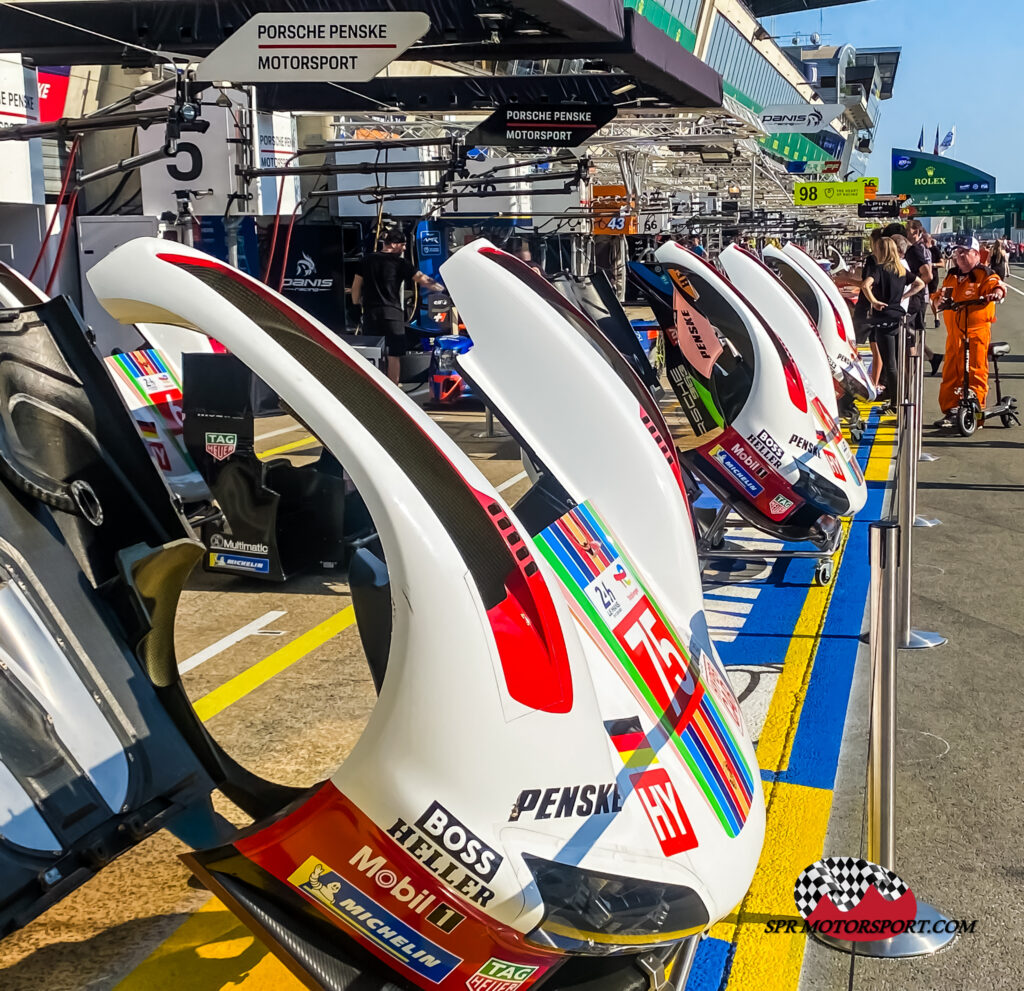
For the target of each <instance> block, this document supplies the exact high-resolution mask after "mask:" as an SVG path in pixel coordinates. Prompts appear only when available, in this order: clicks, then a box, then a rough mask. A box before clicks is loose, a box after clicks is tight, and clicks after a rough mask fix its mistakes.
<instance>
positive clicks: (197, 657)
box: [178, 609, 287, 674]
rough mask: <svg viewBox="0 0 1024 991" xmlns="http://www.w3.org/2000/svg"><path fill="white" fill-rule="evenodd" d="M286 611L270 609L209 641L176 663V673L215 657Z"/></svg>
mask: <svg viewBox="0 0 1024 991" xmlns="http://www.w3.org/2000/svg"><path fill="white" fill-rule="evenodd" d="M286 612H287V610H286V609H271V610H270V612H267V613H264V614H263V615H262V616H260V618H259V619H254V620H253V621H252V622H251V623H247V624H246V625H245V626H243V627H242V628H241V629H238V630H235V632H234V633H229V634H228V635H227V636H226V637H222V638H221V639H220V640H218V641H217V642H216V643H211V644H210V646H209V647H204V648H203V649H202V650H201V651H199V653H198V654H193V655H192V656H191V657H186V658H185V660H183V661H182V662H181V663H180V664H179V665H178V673H179V674H184V673H185V672H186V671H191V670H192V669H193V668H197V667H199V665H200V664H202V663H203V661H208V660H209V659H210V658H211V657H216V656H217V654H220V653H222V652H223V651H225V650H227V649H228V648H229V647H234V645H235V644H236V643H239V642H240V641H242V640H244V639H245V638H246V637H248V636H251V635H252V634H254V633H258V632H259V631H260V630H262V629H263V627H264V626H267V625H268V624H269V623H273V622H274V620H275V619H280V618H281V617H282V616H283V615H284V614H285V613H286Z"/></svg>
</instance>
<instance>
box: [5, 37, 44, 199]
mask: <svg viewBox="0 0 1024 991" xmlns="http://www.w3.org/2000/svg"><path fill="white" fill-rule="evenodd" d="M38 121H39V96H38V90H37V88H36V70H35V69H29V68H27V67H26V66H23V65H22V64H21V57H20V56H18V55H0V128H7V127H16V126H17V125H18V124H36V123H38ZM44 197H45V192H44V189H43V143H42V140H41V139H39V138H33V139H32V140H31V141H3V142H0V203H31V204H35V205H36V206H41V205H42V204H43V203H44V202H45V199H44Z"/></svg>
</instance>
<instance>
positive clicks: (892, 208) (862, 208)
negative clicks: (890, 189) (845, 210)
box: [857, 199, 900, 217]
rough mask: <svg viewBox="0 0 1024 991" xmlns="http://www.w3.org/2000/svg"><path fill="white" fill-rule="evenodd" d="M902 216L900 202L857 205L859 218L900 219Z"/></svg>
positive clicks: (887, 201)
mask: <svg viewBox="0 0 1024 991" xmlns="http://www.w3.org/2000/svg"><path fill="white" fill-rule="evenodd" d="M899 215H900V201H899V200H895V199H892V200H888V199H887V200H879V199H875V200H871V201H870V202H867V203H859V204H858V205H857V216H858V217H898V216H899Z"/></svg>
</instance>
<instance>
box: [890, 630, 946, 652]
mask: <svg viewBox="0 0 1024 991" xmlns="http://www.w3.org/2000/svg"><path fill="white" fill-rule="evenodd" d="M948 642H949V641H948V640H946V638H945V637H944V636H942V635H941V634H939V633H928V632H927V631H925V630H911V631H910V639H909V640H907V642H906V643H898V644H896V646H897V647H899V649H900V650H924V649H925V648H926V647H941V646H942V645H943V644H944V643H948Z"/></svg>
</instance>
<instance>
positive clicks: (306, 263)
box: [284, 251, 334, 292]
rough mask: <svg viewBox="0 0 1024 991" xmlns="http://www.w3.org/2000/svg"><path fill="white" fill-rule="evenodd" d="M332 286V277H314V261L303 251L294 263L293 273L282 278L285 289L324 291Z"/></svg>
mask: <svg viewBox="0 0 1024 991" xmlns="http://www.w3.org/2000/svg"><path fill="white" fill-rule="evenodd" d="M333 286H334V279H318V278H317V277H316V262H314V261H313V259H312V258H310V257H309V255H307V254H306V252H305V251H303V252H302V257H301V258H299V260H298V261H297V262H296V263H295V275H294V276H293V277H292V278H290V279H285V280H284V288H285V289H295V290H297V291H300V292H326V291H327V290H328V289H331V288H333Z"/></svg>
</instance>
